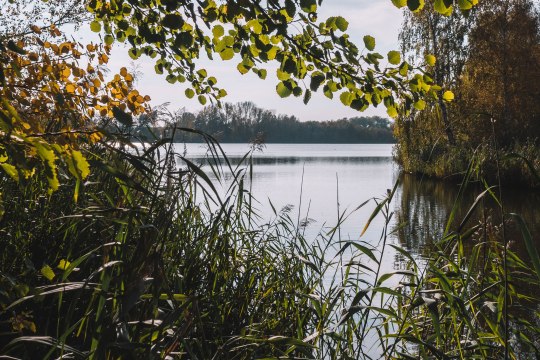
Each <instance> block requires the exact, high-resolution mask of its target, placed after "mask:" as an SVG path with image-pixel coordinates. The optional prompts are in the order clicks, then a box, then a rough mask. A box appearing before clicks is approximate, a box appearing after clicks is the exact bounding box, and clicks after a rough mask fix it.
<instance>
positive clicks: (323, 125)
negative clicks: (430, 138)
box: [136, 102, 395, 143]
mask: <svg viewBox="0 0 540 360" xmlns="http://www.w3.org/2000/svg"><path fill="white" fill-rule="evenodd" d="M166 124H176V125H177V126H180V127H186V128H192V129H197V130H201V131H204V132H206V133H208V134H210V135H212V136H214V137H215V138H217V139H218V140H219V141H220V142H224V143H240V142H242V143H243V142H254V141H255V142H257V141H258V142H264V143H394V142H395V140H394V137H393V135H392V129H393V123H392V122H390V120H388V119H385V118H382V117H379V116H371V117H353V118H349V119H340V120H332V121H306V122H301V121H299V120H298V119H297V118H296V117H295V116H289V115H281V114H276V113H275V112H274V111H270V110H265V109H261V108H259V107H257V106H256V105H255V104H254V103H252V102H241V103H236V104H231V103H224V104H222V106H221V108H220V107H218V106H216V105H212V106H207V107H205V108H204V109H202V110H201V111H199V112H198V113H191V112H186V111H177V112H175V113H169V112H167V111H161V110H159V109H158V110H155V111H154V112H152V113H151V114H149V115H146V114H145V115H142V116H141V117H140V118H139V121H138V124H137V129H136V131H137V132H138V133H139V136H140V137H142V138H143V139H144V138H150V137H151V136H152V135H151V134H150V131H152V132H153V133H154V134H159V135H165V134H163V131H164V129H165V128H166ZM167 135H169V134H167ZM175 140H176V141H179V142H180V141H182V142H198V141H201V138H200V136H198V135H196V134H189V133H187V132H178V133H177V134H176V136H175Z"/></svg>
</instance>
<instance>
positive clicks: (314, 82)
mask: <svg viewBox="0 0 540 360" xmlns="http://www.w3.org/2000/svg"><path fill="white" fill-rule="evenodd" d="M325 79H326V77H325V76H324V74H323V73H322V72H314V73H313V74H311V83H310V84H309V88H310V89H311V91H317V89H319V86H321V84H322V83H323V82H324V80H325Z"/></svg>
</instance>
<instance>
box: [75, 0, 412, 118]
mask: <svg viewBox="0 0 540 360" xmlns="http://www.w3.org/2000/svg"><path fill="white" fill-rule="evenodd" d="M338 15H340V16H343V17H344V18H345V19H347V20H348V21H349V29H348V31H347V32H348V33H349V35H350V36H351V39H352V40H353V42H354V43H356V44H357V45H358V46H359V48H360V49H362V48H363V41H362V39H363V37H364V35H371V36H373V37H375V39H376V43H377V45H376V48H375V51H378V52H379V53H381V54H383V55H386V53H387V52H388V51H390V50H398V47H399V46H398V32H399V27H400V25H401V21H402V11H401V10H400V9H397V8H396V7H394V6H393V5H392V2H391V1H390V0H324V1H323V3H322V5H321V6H320V7H319V10H318V17H319V19H326V18H328V17H329V16H338ZM85 34H86V35H85ZM87 34H88V33H87V32H86V31H83V32H82V33H81V40H83V42H88V39H87V37H88V35H87ZM217 58H218V60H215V61H209V60H201V61H200V62H199V63H200V65H201V67H204V68H205V69H206V70H207V71H208V74H209V76H210V75H212V76H215V77H216V78H217V79H218V84H217V85H218V86H220V87H222V88H224V89H225V90H227V93H228V95H227V96H226V97H225V98H224V99H223V101H227V102H240V101H252V102H254V103H255V104H257V105H258V106H259V107H261V108H264V109H269V110H273V111H275V112H276V113H278V114H287V115H294V116H296V117H297V118H298V119H299V120H300V121H309V120H315V121H324V120H335V119H341V118H344V117H353V116H359V115H366V116H371V115H379V116H384V117H387V115H386V111H385V109H384V107H379V108H369V109H368V110H366V111H364V112H363V113H359V112H358V111H355V110H353V109H350V108H348V107H346V106H344V105H343V104H342V103H341V102H340V100H339V98H338V97H334V99H333V100H330V99H328V98H326V97H325V96H324V95H323V94H322V93H317V94H313V96H312V98H311V101H310V102H309V103H308V105H304V103H303V102H302V97H298V98H297V97H293V96H291V97H289V98H285V99H282V98H280V97H279V96H278V95H277V93H276V91H275V86H276V84H277V82H278V80H277V79H276V77H275V69H276V66H275V65H273V66H270V65H269V64H267V65H266V69H267V70H268V76H267V78H266V79H265V80H261V79H259V78H258V77H257V75H256V74H254V73H251V72H250V73H248V74H246V75H241V74H240V73H239V72H238V70H237V69H236V64H237V63H238V59H237V58H233V59H232V60H230V61H222V60H221V59H219V57H217ZM131 63H132V60H131V58H130V57H129V56H128V55H127V48H124V47H123V46H120V45H117V46H116V47H115V48H114V49H113V52H112V54H111V56H110V61H109V68H110V70H111V72H112V73H116V72H118V71H119V69H120V68H121V67H122V66H127V67H128V68H129V66H130V64H131ZM137 64H139V71H141V72H142V76H141V77H140V78H139V80H138V82H137V85H136V87H137V89H138V90H139V91H140V92H141V93H143V94H145V95H150V97H151V98H152V101H151V105H153V106H156V105H160V104H163V103H169V106H168V108H169V109H170V110H171V111H174V110H177V109H181V108H185V109H186V110H187V111H191V112H195V111H198V110H200V109H201V108H202V106H201V105H200V104H199V103H198V101H197V100H196V97H195V98H194V99H188V98H186V97H185V95H184V90H185V89H186V86H187V85H185V84H180V83H176V84H173V85H171V84H169V83H168V82H167V81H165V76H161V75H157V74H156V73H155V72H154V62H153V60H152V59H149V58H145V57H144V56H143V57H141V58H139V59H138V60H137Z"/></svg>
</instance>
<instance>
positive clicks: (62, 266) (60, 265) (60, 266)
mask: <svg viewBox="0 0 540 360" xmlns="http://www.w3.org/2000/svg"><path fill="white" fill-rule="evenodd" d="M69 265H71V263H70V262H69V261H67V260H65V259H62V260H60V261H59V262H58V266H57V268H58V269H60V270H66V269H67V268H68V267H69Z"/></svg>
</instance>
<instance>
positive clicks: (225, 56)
mask: <svg viewBox="0 0 540 360" xmlns="http://www.w3.org/2000/svg"><path fill="white" fill-rule="evenodd" d="M219 56H221V60H231V59H232V58H233V57H234V50H233V49H232V48H225V49H224V50H223V51H222V52H220V53H219Z"/></svg>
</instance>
